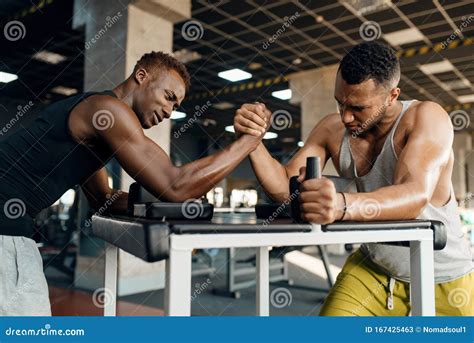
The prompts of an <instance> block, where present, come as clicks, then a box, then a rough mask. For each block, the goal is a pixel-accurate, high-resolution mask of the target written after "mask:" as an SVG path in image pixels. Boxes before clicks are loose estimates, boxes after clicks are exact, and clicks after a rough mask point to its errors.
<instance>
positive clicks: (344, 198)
mask: <svg viewBox="0 0 474 343" xmlns="http://www.w3.org/2000/svg"><path fill="white" fill-rule="evenodd" d="M340 194H341V195H342V199H343V200H344V209H343V212H342V217H341V219H339V221H342V220H343V219H344V217H345V216H346V212H347V201H346V196H345V195H344V193H343V192H340Z"/></svg>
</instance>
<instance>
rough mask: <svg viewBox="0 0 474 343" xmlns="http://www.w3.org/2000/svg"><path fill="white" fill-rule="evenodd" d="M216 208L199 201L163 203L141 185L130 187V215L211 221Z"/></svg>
mask: <svg viewBox="0 0 474 343" xmlns="http://www.w3.org/2000/svg"><path fill="white" fill-rule="evenodd" d="M213 214H214V206H213V205H211V204H203V203H200V202H197V201H188V202H184V203H174V202H164V201H163V202H162V201H160V200H159V199H158V198H156V197H155V196H153V195H152V194H151V193H150V192H148V191H147V190H146V189H145V188H143V186H141V185H140V184H139V183H137V182H134V183H132V184H131V185H130V189H129V192H128V215H130V216H135V217H142V218H148V219H166V220H211V218H212V216H213Z"/></svg>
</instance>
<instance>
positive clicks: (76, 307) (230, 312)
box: [45, 249, 347, 316]
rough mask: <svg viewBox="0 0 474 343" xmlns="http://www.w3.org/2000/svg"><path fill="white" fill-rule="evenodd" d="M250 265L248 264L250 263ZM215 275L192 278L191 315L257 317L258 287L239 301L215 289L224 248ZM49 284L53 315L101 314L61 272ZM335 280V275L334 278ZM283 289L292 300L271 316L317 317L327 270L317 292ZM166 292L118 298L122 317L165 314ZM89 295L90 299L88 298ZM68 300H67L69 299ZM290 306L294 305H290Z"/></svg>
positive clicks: (50, 273)
mask: <svg viewBox="0 0 474 343" xmlns="http://www.w3.org/2000/svg"><path fill="white" fill-rule="evenodd" d="M242 250H243V251H240V255H239V257H241V258H246V257H251V256H252V253H251V252H250V251H245V250H246V249H242ZM306 254H308V256H314V257H316V258H317V255H316V253H315V251H311V249H309V251H306ZM346 258H347V254H344V255H330V256H329V259H330V262H331V264H332V265H333V266H337V267H339V268H341V267H342V265H343V264H344V261H345V259H346ZM247 265H249V264H247ZM202 267H203V266H202V265H201V264H198V263H195V264H194V265H193V270H195V269H198V268H202ZM215 268H216V271H217V272H216V273H215V274H214V275H212V276H210V277H209V276H207V275H200V276H195V277H193V281H192V284H193V285H195V286H196V287H197V288H200V289H202V292H201V293H200V294H199V295H198V296H196V297H195V298H193V301H192V303H191V313H192V315H193V316H254V315H255V303H256V302H255V294H256V289H255V286H252V287H249V288H247V289H243V290H241V292H240V293H241V294H240V297H239V298H238V299H236V298H235V297H231V296H222V295H215V294H214V290H215V289H222V287H223V283H224V280H225V277H226V275H225V259H224V250H223V249H221V250H220V251H219V254H218V255H217V256H216V258H215ZM45 274H46V277H47V279H48V284H49V285H50V289H51V291H50V296H51V304H52V309H53V315H66V316H68V315H102V313H101V309H99V308H98V307H97V306H95V305H94V304H93V303H92V301H91V298H92V297H91V292H89V291H86V290H77V289H75V288H74V287H72V286H71V281H70V280H69V279H68V278H67V277H66V276H65V275H64V274H62V273H60V272H58V271H57V270H56V269H54V268H47V269H46V271H45ZM290 276H291V279H292V280H293V282H294V284H295V285H302V284H304V285H308V276H307V274H305V273H301V272H298V271H295V272H294V273H290ZM334 277H335V275H334ZM208 278H210V280H211V282H210V283H209V285H210V286H209V287H199V285H206V284H207V279H208ZM278 287H284V288H285V289H287V290H288V291H289V294H290V297H291V300H290V302H288V300H287V304H286V303H285V304H282V305H285V306H281V305H278V304H277V305H276V306H271V307H270V314H271V315H272V316H314V315H317V314H318V313H319V310H320V308H321V305H322V301H323V300H324V298H325V296H326V295H327V289H328V284H327V281H326V279H325V275H324V271H322V272H321V275H319V276H316V277H313V278H311V287H314V288H315V289H318V290H317V291H315V290H306V289H300V288H298V287H292V286H289V285H288V283H287V282H284V281H281V282H276V283H272V284H271V285H270V291H272V290H275V289H277V288H278ZM163 293H164V291H163V290H156V291H151V292H143V293H138V294H133V295H128V296H122V297H120V298H119V299H118V301H119V305H118V314H119V315H134V316H147V315H164V312H163V308H164V304H163V302H164V294H163ZM86 294H87V296H86ZM66 299H67V300H66ZM290 305H291V306H290Z"/></svg>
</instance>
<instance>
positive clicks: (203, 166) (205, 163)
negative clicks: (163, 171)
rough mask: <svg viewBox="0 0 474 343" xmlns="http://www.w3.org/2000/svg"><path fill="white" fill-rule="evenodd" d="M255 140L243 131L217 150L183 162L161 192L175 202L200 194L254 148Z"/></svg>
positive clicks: (225, 174) (210, 187)
mask: <svg viewBox="0 0 474 343" xmlns="http://www.w3.org/2000/svg"><path fill="white" fill-rule="evenodd" d="M256 140H257V138H255V137H252V136H249V135H243V136H241V137H240V138H239V139H237V140H236V141H235V142H233V143H232V144H230V145H228V146H227V147H226V148H224V149H223V150H221V151H219V152H218V153H216V154H213V155H211V156H208V157H205V158H202V159H199V160H196V161H193V162H191V163H188V164H185V165H183V166H182V167H180V168H179V172H178V173H177V174H176V175H175V177H174V178H173V180H172V182H171V185H170V187H169V189H168V190H166V191H165V192H164V193H163V194H162V196H163V197H164V198H165V199H166V200H169V201H178V202H179V201H185V200H187V199H192V198H199V197H201V196H202V195H204V194H206V193H207V192H208V191H209V190H210V189H212V187H214V186H215V185H216V184H217V183H218V182H220V181H221V180H222V179H223V178H224V177H226V176H227V175H228V174H229V173H230V172H231V171H232V170H233V169H234V168H235V167H237V165H238V164H239V163H240V162H241V161H242V160H243V159H244V158H246V157H247V156H248V154H249V153H250V152H251V151H252V150H253V149H255V146H256V145H257V142H258V141H256Z"/></svg>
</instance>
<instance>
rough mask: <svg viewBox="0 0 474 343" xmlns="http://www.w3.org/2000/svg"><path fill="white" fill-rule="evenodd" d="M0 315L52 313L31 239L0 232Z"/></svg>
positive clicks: (43, 277)
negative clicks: (5, 234) (4, 234)
mask: <svg viewBox="0 0 474 343" xmlns="http://www.w3.org/2000/svg"><path fill="white" fill-rule="evenodd" d="M0 316H51V304H50V302H49V292H48V284H47V282H46V278H45V276H44V273H43V260H42V259H41V255H40V252H39V250H38V247H37V246H36V243H35V241H33V240H32V239H29V238H26V237H20V236H2V235H0Z"/></svg>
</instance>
